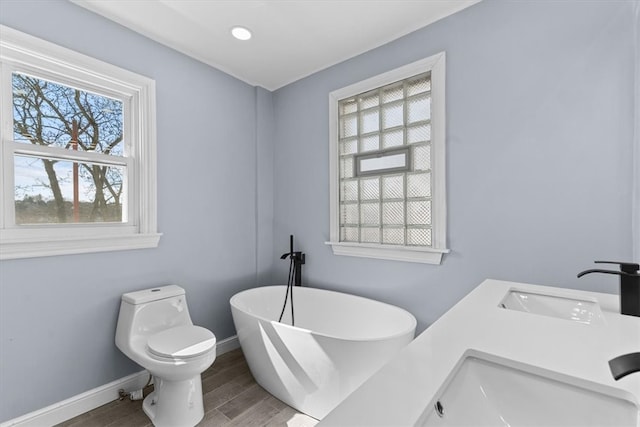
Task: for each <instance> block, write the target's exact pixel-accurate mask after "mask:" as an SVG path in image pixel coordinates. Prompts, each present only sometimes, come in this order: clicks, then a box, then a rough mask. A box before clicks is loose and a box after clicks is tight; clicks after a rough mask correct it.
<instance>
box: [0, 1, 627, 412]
mask: <svg viewBox="0 0 640 427" xmlns="http://www.w3.org/2000/svg"><path fill="white" fill-rule="evenodd" d="M36 3H37V6H36V5H35V4H36ZM632 9H633V3H632V2H623V1H620V2H606V1H602V2H600V1H596V2H503V1H499V2H498V1H492V0H485V1H483V2H481V3H479V4H477V5H475V6H473V7H471V8H469V9H467V10H465V11H462V12H461V13H458V14H456V15H454V16H452V17H449V18H447V19H444V20H442V21H439V22H437V23H435V24H433V25H430V26H428V27H426V28H424V29H422V30H420V31H417V32H415V33H412V34H410V35H408V36H406V37H403V38H402V39H400V40H398V41H396V42H393V43H390V44H388V45H385V46H383V47H381V48H378V49H375V50H373V51H370V52H368V53H366V54H363V55H361V56H359V57H356V58H354V59H352V60H350V61H347V62H344V63H342V64H339V65H337V66H334V67H332V68H329V69H327V70H325V71H322V72H320V73H317V74H315V75H313V76H310V77H308V78H306V79H303V80H301V81H299V82H296V83H294V84H291V85H289V86H287V87H285V88H283V89H281V90H279V91H277V92H275V93H273V94H272V93H270V92H268V91H266V90H263V89H260V88H253V87H250V86H248V85H246V84H244V83H242V82H239V81H238V80H236V79H233V78H231V77H229V76H227V75H225V74H223V73H221V72H219V71H216V70H214V69H211V68H209V67H207V66H205V65H202V64H200V63H198V62H196V61H193V60H191V59H189V58H187V57H185V56H183V55H180V54H178V53H176V52H174V51H172V50H170V49H168V48H165V47H162V46H160V45H158V44H156V43H154V42H152V41H150V40H148V39H146V38H144V37H141V36H139V35H136V34H134V33H132V32H130V31H128V30H126V29H124V28H123V27H120V26H118V25H116V24H114V23H111V22H109V21H106V20H104V19H102V18H100V17H98V16H96V15H93V14H91V13H89V12H87V11H84V10H83V9H81V8H78V7H76V6H74V5H72V4H70V3H67V2H66V1H63V0H50V1H46V2H43V1H38V2H35V1H29V0H22V1H17V0H1V1H0V23H2V24H5V25H8V26H11V27H14V28H16V29H18V30H22V31H25V32H27V33H30V34H33V35H35V36H39V37H42V38H45V39H47V40H50V41H52V42H55V43H58V44H61V45H63V46H67V47H70V48H72V49H74V50H77V51H80V52H83V53H87V54H89V55H91V56H93V57H97V58H99V59H102V60H105V61H107V62H111V63H114V64H116V65H119V66H122V67H124V68H127V69H130V70H132V71H135V72H138V73H141V74H144V75H147V76H149V77H152V78H154V79H155V80H156V84H157V95H158V169H159V174H158V188H159V194H158V199H159V203H158V208H159V212H158V213H159V229H160V231H161V232H162V233H164V236H163V237H162V239H161V242H160V247H159V248H157V249H150V250H139V251H126V252H112V253H102V254H91V255H76V256H61V257H50V258H37V259H27V260H18V261H2V262H1V263H0V420H6V419H10V418H13V417H16V416H19V415H21V414H24V413H26V412H29V411H33V410H36V409H39V408H41V407H44V406H46V405H49V404H52V403H54V402H58V401H60V400H63V399H65V398H68V397H70V396H73V395H76V394H78V393H81V392H84V391H86V390H89V389H91V388H94V387H97V386H99V385H102V384H105V383H107V382H109V381H112V380H114V379H117V378H120V377H123V376H125V375H127V374H129V373H132V372H135V371H136V370H138V369H139V368H138V367H137V366H135V365H134V364H133V363H132V362H130V361H129V360H127V359H126V357H124V356H123V355H121V354H120V352H119V351H118V350H117V349H116V348H115V346H114V344H113V334H114V331H115V323H116V318H117V310H118V304H119V297H120V295H121V294H122V293H123V292H127V291H130V290H134V289H142V288H145V287H149V286H156V285H158V284H165V283H173V284H179V285H182V286H184V287H185V288H186V289H187V292H188V300H189V306H190V309H191V313H192V317H193V319H194V321H195V322H196V323H198V324H201V325H203V326H205V327H208V328H210V329H211V330H212V331H213V332H214V333H215V334H216V336H217V337H218V338H219V339H223V338H226V337H229V336H231V335H233V334H234V333H235V331H234V329H233V324H232V322H231V316H230V312H229V308H228V299H229V297H230V296H231V295H232V294H234V293H235V292H236V291H238V290H241V289H244V288H247V287H250V286H254V285H255V284H256V283H272V282H274V281H278V279H284V278H285V277H286V267H287V263H286V262H284V261H280V260H278V257H279V255H280V254H281V253H283V252H285V251H287V250H288V247H289V246H288V245H289V243H288V236H289V234H291V233H293V234H295V235H296V245H297V249H301V250H303V251H305V252H306V253H307V265H306V266H305V269H304V280H305V282H307V283H309V284H312V285H315V286H320V287H326V288H332V289H339V290H342V291H345V292H351V293H356V294H360V295H366V296H371V297H374V298H377V299H380V300H383V301H387V302H390V303H395V304H397V305H400V306H402V307H405V308H407V309H409V310H410V311H411V312H413V313H414V314H415V315H416V317H417V318H418V319H419V322H420V325H419V328H420V329H423V328H425V327H426V326H427V325H429V324H430V323H432V322H433V321H434V320H435V319H437V318H438V316H440V315H441V314H442V313H443V312H444V311H446V310H447V309H448V308H449V307H451V306H452V305H453V304H454V303H455V302H457V301H458V300H459V299H460V298H461V297H462V296H464V295H465V294H466V293H467V292H468V291H469V290H471V289H472V288H473V287H474V286H476V285H477V284H478V283H479V282H481V281H482V280H483V279H485V278H487V277H494V278H499V279H509V280H520V281H529V282H537V283H543V284H550V285H558V286H567V287H573V288H583V289H592V290H599V291H605V292H616V291H617V285H616V280H615V278H609V277H596V276H593V277H585V278H584V279H581V280H578V279H576V278H575V274H576V273H577V272H578V271H580V270H581V269H584V268H588V267H590V263H591V261H592V260H594V259H597V258H612V259H629V258H630V257H631V246H632V243H631V236H630V234H629V227H630V223H631V202H630V199H629V194H630V191H631V180H632V163H631V152H632V141H633V127H634V125H633V120H634V116H633V87H634V82H633V79H634V75H633V63H634V60H633V56H634V53H633V26H634V22H635V25H636V26H637V25H638V23H637V19H636V21H634V19H633V14H632ZM72 28H73V29H72ZM79 34H80V35H81V36H78V35H79ZM442 50H445V51H446V52H447V134H448V141H447V143H448V147H447V150H448V151H447V167H448V182H447V184H448V199H449V217H448V220H449V246H450V248H451V249H452V253H451V254H449V255H448V256H446V258H445V260H444V262H443V264H442V265H441V266H430V265H419V264H410V263H401V262H392V261H380V260H368V259H359V258H349V257H337V256H334V255H332V254H331V250H330V248H329V247H327V246H325V245H324V242H325V241H326V240H328V236H329V231H328V227H329V218H328V147H327V141H328V124H327V123H328V105H327V102H328V93H329V92H330V91H332V90H334V89H337V88H340V87H344V86H346V85H349V84H351V83H353V82H356V81H359V80H362V79H365V78H367V77H370V76H372V75H376V74H378V73H381V72H384V71H388V70H390V69H393V68H395V67H398V66H401V65H404V64H406V63H409V62H412V61H414V60H417V59H421V58H424V57H426V56H429V55H431V54H433V53H436V52H439V51H442ZM229 183H231V184H229Z"/></svg>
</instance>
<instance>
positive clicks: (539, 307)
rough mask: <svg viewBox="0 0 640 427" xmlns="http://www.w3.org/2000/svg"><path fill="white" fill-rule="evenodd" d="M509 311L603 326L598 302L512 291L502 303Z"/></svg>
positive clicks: (501, 305)
mask: <svg viewBox="0 0 640 427" xmlns="http://www.w3.org/2000/svg"><path fill="white" fill-rule="evenodd" d="M500 307H502V308H506V309H509V310H518V311H525V312H527V313H535V314H540V315H543V316H550V317H557V318H560V319H566V320H573V321H575V322H580V323H586V324H603V323H604V317H603V316H602V311H601V310H600V305H599V304H598V302H597V301H590V300H586V299H576V298H570V297H564V296H556V295H546V294H537V293H532V292H524V291H518V290H514V289H512V290H510V291H509V292H508V293H507V295H506V296H505V297H504V299H503V300H502V302H501V303H500Z"/></svg>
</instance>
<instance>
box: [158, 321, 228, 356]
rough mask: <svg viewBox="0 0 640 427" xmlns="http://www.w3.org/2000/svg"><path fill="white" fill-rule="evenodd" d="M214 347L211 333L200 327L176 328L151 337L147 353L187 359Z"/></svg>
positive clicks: (213, 338)
mask: <svg viewBox="0 0 640 427" xmlns="http://www.w3.org/2000/svg"><path fill="white" fill-rule="evenodd" d="M215 345H216V337H215V335H213V333H212V332H211V331H210V330H208V329H205V328H202V327H200V326H193V325H190V326H178V327H176V328H171V329H167V330H165V331H162V332H158V333H157V334H155V335H152V336H150V337H149V339H148V340H147V348H148V349H149V352H150V353H152V354H154V355H156V356H160V357H172V358H187V357H195V356H199V355H201V354H203V353H206V352H208V351H209V350H211V349H212V348H213V347H214V346H215Z"/></svg>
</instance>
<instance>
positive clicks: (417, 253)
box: [325, 242, 450, 265]
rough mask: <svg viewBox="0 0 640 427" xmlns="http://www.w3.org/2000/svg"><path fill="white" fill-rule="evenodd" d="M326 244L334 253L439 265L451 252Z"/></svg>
mask: <svg viewBox="0 0 640 427" xmlns="http://www.w3.org/2000/svg"><path fill="white" fill-rule="evenodd" d="M325 244H327V245H331V249H333V254H334V255H345V256H355V257H361V258H376V259H386V260H392V261H406V262H419V263H423V264H435V265H439V264H440V263H441V262H442V255H443V254H446V253H449V252H450V251H449V249H434V248H417V247H408V246H391V245H375V244H366V243H348V242H325Z"/></svg>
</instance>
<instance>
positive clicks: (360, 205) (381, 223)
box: [338, 72, 433, 247]
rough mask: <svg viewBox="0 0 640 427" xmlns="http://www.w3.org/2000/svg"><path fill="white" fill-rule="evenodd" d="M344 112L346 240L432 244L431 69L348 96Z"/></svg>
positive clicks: (342, 236)
mask: <svg viewBox="0 0 640 427" xmlns="http://www.w3.org/2000/svg"><path fill="white" fill-rule="evenodd" d="M338 111H339V119H338V120H339V123H340V130H339V139H338V144H339V145H340V148H339V152H340V185H339V191H340V212H341V214H340V241H341V242H359V243H379V244H389V245H403V246H426V247H431V246H432V244H433V242H432V238H431V225H432V224H431V194H432V189H431V158H430V155H429V153H430V152H431V132H430V128H431V73H430V72H425V73H422V74H419V75H416V76H413V77H411V78H408V79H405V80H402V81H399V82H394V83H391V84H388V85H385V86H383V87H380V88H377V89H374V90H372V91H368V92H365V93H360V94H358V95H355V96H351V97H348V98H345V99H341V100H339V101H338ZM399 148H400V149H401V150H398V149H399ZM365 162H366V163H365ZM360 164H362V165H363V167H362V168H360V167H359V166H360ZM365 165H366V166H365ZM361 170H364V171H366V172H362V173H360V171H361Z"/></svg>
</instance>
